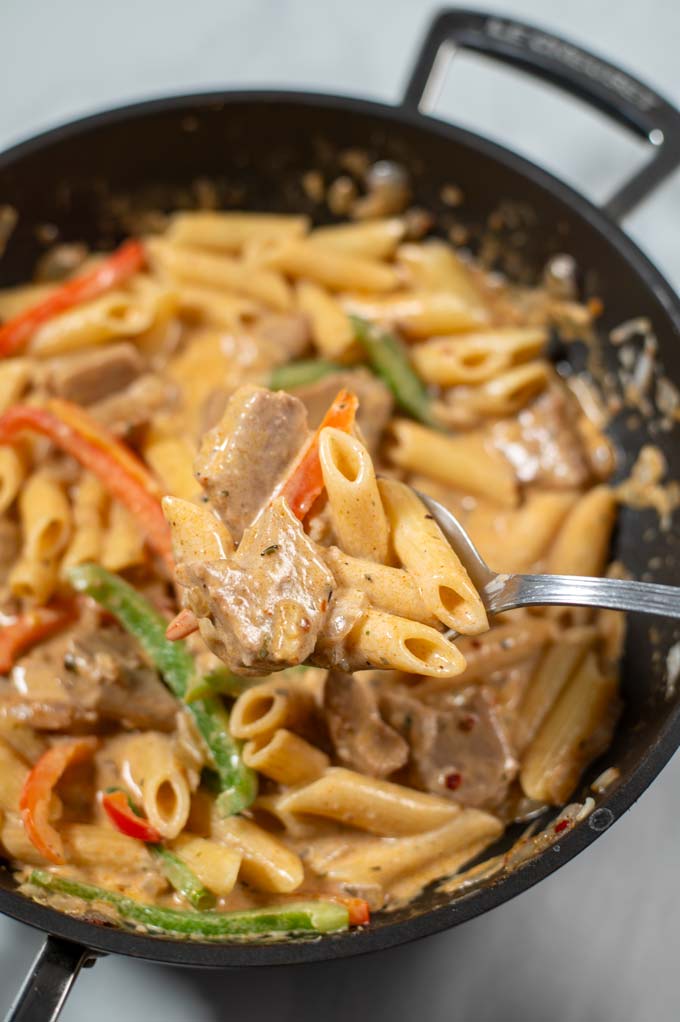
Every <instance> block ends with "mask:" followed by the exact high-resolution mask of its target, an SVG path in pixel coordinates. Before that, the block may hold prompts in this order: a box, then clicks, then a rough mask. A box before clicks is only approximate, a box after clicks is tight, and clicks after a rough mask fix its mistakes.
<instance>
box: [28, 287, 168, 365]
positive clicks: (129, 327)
mask: <svg viewBox="0 0 680 1022" xmlns="http://www.w3.org/2000/svg"><path fill="white" fill-rule="evenodd" d="M153 318H154V317H153V309H152V308H151V307H150V306H149V305H148V304H147V303H144V302H140V301H139V300H138V299H136V298H135V297H134V296H132V295H128V294H126V293H125V292H123V291H117V292H114V291H111V292H109V293H108V294H106V295H102V297H101V298H95V299H94V300H93V301H91V302H86V303H85V304H84V305H78V306H77V307H76V308H74V309H69V310H68V311H67V312H62V313H61V315H59V316H56V317H55V318H54V319H51V320H48V322H47V323H44V324H43V326H41V327H39V328H38V330H37V331H36V332H35V333H34V335H33V337H32V339H31V343H30V346H29V351H30V352H31V354H33V355H35V356H36V357H37V358H51V357H52V356H53V355H63V354H64V353H65V352H67V351H77V350H78V349H79V348H87V347H90V346H91V345H95V344H104V343H106V342H108V341H114V340H121V339H122V338H126V337H136V336H137V335H139V334H141V333H143V332H144V331H145V330H148V329H149V328H150V327H151V325H152V323H153Z"/></svg>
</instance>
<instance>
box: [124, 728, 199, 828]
mask: <svg viewBox="0 0 680 1022" xmlns="http://www.w3.org/2000/svg"><path fill="white" fill-rule="evenodd" d="M110 752H111V756H112V757H113V758H114V760H115V762H116V763H117V765H118V769H119V771H120V774H121V777H122V779H123V780H124V782H125V784H126V786H127V787H128V788H129V789H130V791H131V794H132V796H133V798H136V799H138V800H139V801H140V802H141V804H142V807H143V809H144V815H145V816H146V817H147V819H148V821H149V823H150V824H151V825H152V827H155V828H156V830H157V831H158V832H159V834H161V835H162V836H163V837H164V838H175V837H177V835H178V834H179V833H180V832H181V831H182V830H183V829H184V827H185V826H186V822H187V819H188V816H189V809H190V804H191V793H190V790H189V783H188V781H187V777H186V774H185V771H184V768H183V766H182V764H181V762H180V760H179V758H178V756H177V754H176V751H175V747H174V743H173V740H172V738H171V737H170V736H169V735H164V734H160V733H158V732H155V731H146V732H144V733H143V734H137V735H130V736H124V737H122V738H120V739H114V740H113V742H112V743H111V744H110Z"/></svg>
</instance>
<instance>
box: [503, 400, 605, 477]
mask: <svg viewBox="0 0 680 1022" xmlns="http://www.w3.org/2000/svg"><path fill="white" fill-rule="evenodd" d="M577 420H578V409H577V408H576V406H575V401H574V399H573V398H572V397H571V395H570V394H569V393H568V392H567V391H566V390H565V388H564V387H563V386H562V385H560V384H553V385H552V386H550V387H549V388H548V390H546V391H545V393H543V394H541V396H540V397H538V398H536V400H535V401H533V402H532V403H531V404H530V405H527V407H526V408H525V409H523V411H521V412H520V413H519V415H518V416H517V417H516V418H514V419H503V420H502V421H501V422H499V423H497V425H496V426H494V428H493V432H492V435H493V442H494V445H495V446H496V447H497V448H498V450H499V451H500V452H501V453H502V454H503V455H505V457H506V458H507V459H508V461H509V462H510V463H511V464H512V465H513V466H514V468H515V471H516V473H517V478H518V479H519V480H520V482H522V483H539V484H541V485H543V486H548V487H550V488H557V489H566V490H571V489H577V488H578V487H580V486H585V485H586V483H587V482H588V479H589V477H590V468H589V466H588V461H587V458H586V454H585V451H584V449H583V444H582V442H581V438H580V435H579V432H578V429H577V427H576V423H577Z"/></svg>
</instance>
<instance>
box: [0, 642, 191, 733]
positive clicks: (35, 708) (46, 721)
mask: <svg viewBox="0 0 680 1022" xmlns="http://www.w3.org/2000/svg"><path fill="white" fill-rule="evenodd" d="M12 681H13V683H14V684H11V685H9V684H8V685H7V686H6V687H3V689H2V690H1V691H0V717H5V718H8V719H11V720H17V721H21V722H22V723H25V724H28V725H29V726H30V727H34V728H36V730H39V731H41V730H46V731H55V730H56V731H72V730H79V729H81V728H82V727H83V726H87V727H94V726H96V725H97V724H98V723H99V722H101V721H117V722H119V723H121V724H122V725H123V726H124V727H128V728H144V729H147V728H153V729H154V730H157V731H171V730H172V729H173V728H174V726H175V718H176V714H177V702H176V700H175V699H174V698H173V696H172V695H171V694H170V693H169V692H168V690H167V689H166V688H165V686H164V685H163V683H162V682H161V681H160V679H159V677H158V675H157V674H156V672H155V671H154V670H152V668H150V667H149V666H148V665H147V664H146V663H145V662H144V660H143V659H142V657H141V654H140V652H139V650H138V649H137V647H136V644H135V642H134V640H133V639H132V638H131V637H130V636H129V635H126V634H125V633H124V632H122V631H120V630H119V629H117V628H102V627H101V626H94V627H93V626H92V624H90V623H87V624H86V623H84V622H80V623H79V624H77V625H75V626H74V628H72V629H70V630H69V631H66V632H63V633H61V634H59V635H56V636H54V637H53V638H52V639H50V640H48V641H47V642H43V643H40V645H39V646H36V647H35V648H34V649H32V650H31V651H30V652H29V653H27V654H26V655H25V656H24V657H22V658H21V659H20V660H19V661H18V663H17V664H16V665H15V667H14V668H13V671H12Z"/></svg>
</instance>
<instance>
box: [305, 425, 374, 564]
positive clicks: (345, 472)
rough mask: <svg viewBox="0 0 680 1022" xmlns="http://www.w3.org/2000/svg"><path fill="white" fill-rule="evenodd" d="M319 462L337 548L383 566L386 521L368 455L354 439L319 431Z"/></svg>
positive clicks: (329, 430)
mask: <svg viewBox="0 0 680 1022" xmlns="http://www.w3.org/2000/svg"><path fill="white" fill-rule="evenodd" d="M319 460H320V462H321V471H322V473H323V481H324V485H325V487H326V492H327V494H328V503H329V507H330V512H331V517H332V519H333V528H334V530H335V533H336V535H337V537H338V540H339V542H340V546H341V547H342V548H343V550H345V551H346V552H347V553H348V554H350V555H351V556H352V557H364V558H367V559H368V560H371V561H378V562H379V563H384V562H385V561H386V560H387V541H388V535H387V519H386V518H385V512H384V510H383V506H382V503H381V500H380V494H379V493H378V484H377V482H376V478H375V470H374V468H373V462H372V461H371V456H370V454H369V453H368V451H367V450H366V448H365V447H364V446H363V445H362V444H361V443H359V441H358V440H357V439H356V438H355V437H352V436H349V435H348V434H347V433H343V432H342V431H341V430H339V429H323V430H322V431H321V435H320V438H319Z"/></svg>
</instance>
